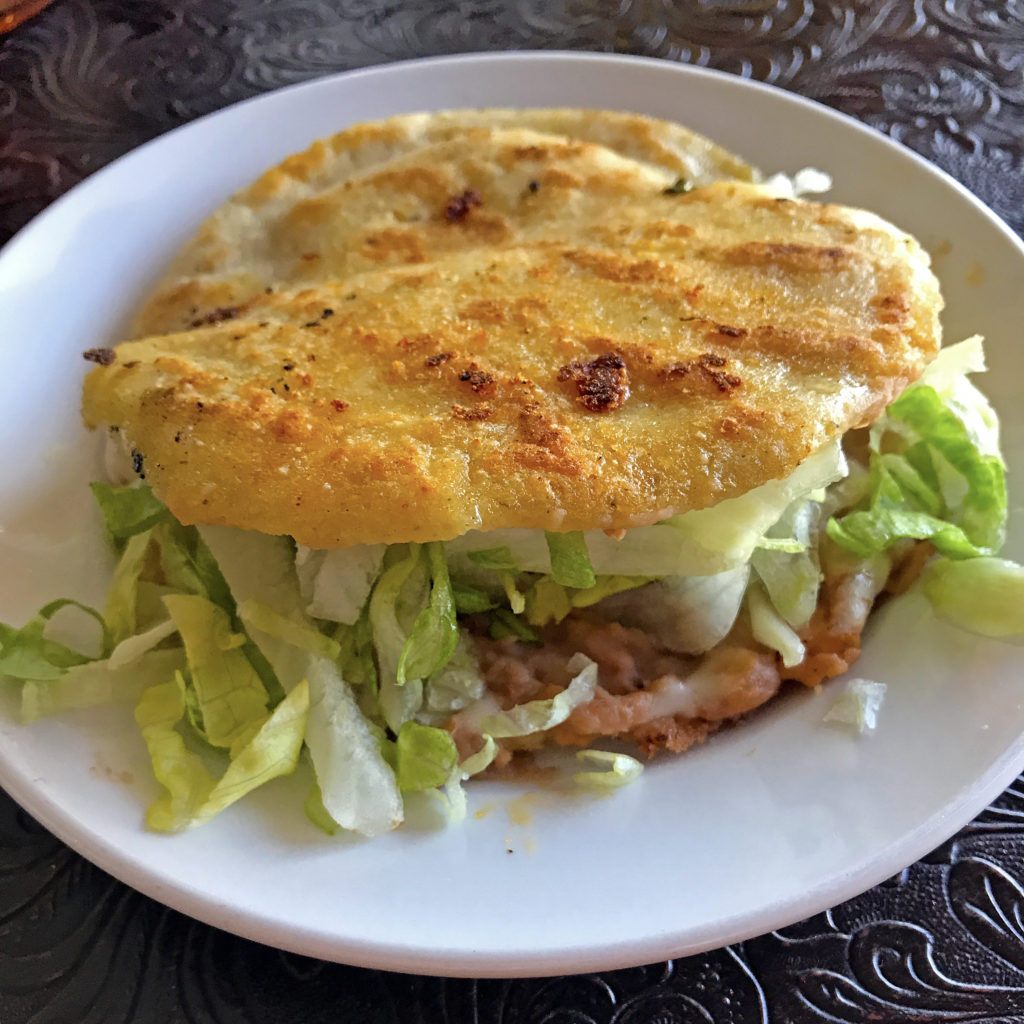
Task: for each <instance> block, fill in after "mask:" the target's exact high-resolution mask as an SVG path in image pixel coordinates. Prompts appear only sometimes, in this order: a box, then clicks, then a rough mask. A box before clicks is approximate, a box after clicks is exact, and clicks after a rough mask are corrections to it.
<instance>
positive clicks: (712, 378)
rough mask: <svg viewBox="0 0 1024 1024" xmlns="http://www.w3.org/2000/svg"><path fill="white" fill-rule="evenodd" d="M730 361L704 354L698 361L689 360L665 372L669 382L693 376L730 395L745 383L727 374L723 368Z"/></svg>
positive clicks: (712, 354)
mask: <svg viewBox="0 0 1024 1024" xmlns="http://www.w3.org/2000/svg"><path fill="white" fill-rule="evenodd" d="M727 362H728V360H727V359H726V358H725V356H720V355H718V354H717V353H715V352H704V353H702V354H701V355H699V356H697V358H696V359H688V360H687V361H686V362H685V363H673V364H672V365H671V366H668V367H666V369H665V370H664V374H665V376H666V377H667V378H668V379H669V380H683V379H684V378H687V377H690V376H691V375H692V376H694V377H696V378H698V379H699V380H700V381H701V382H702V383H703V384H705V385H710V386H712V387H714V388H716V389H717V390H718V391H720V392H721V393H722V394H725V395H728V394H731V393H732V392H733V391H735V390H736V389H737V388H738V387H740V386H741V385H742V383H743V381H742V380H741V379H740V378H739V377H737V376H736V375H735V374H734V373H727V372H726V371H725V370H724V369H723V367H724V366H725V365H726V363H727Z"/></svg>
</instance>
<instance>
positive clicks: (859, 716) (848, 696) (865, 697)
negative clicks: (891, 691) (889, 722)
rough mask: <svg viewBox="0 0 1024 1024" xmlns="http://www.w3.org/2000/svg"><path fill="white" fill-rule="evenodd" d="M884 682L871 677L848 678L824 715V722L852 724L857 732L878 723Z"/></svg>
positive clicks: (871, 727) (866, 730)
mask: <svg viewBox="0 0 1024 1024" xmlns="http://www.w3.org/2000/svg"><path fill="white" fill-rule="evenodd" d="M885 691H886V685H885V683H876V682H874V681H873V680H871V679H856V678H855V679H850V680H848V681H847V683H846V685H845V686H844V687H843V689H842V692H841V693H840V694H839V696H838V698H836V701H835V703H834V704H833V705H832V707H831V708H829V710H828V713H827V714H826V715H825V721H826V722H833V723H836V724H839V725H848V726H852V727H853V728H854V729H855V730H856V731H857V732H858V733H864V732H870V731H871V730H872V729H874V728H875V727H876V726H877V725H878V712H879V710H880V709H881V707H882V702H883V701H884V700H885Z"/></svg>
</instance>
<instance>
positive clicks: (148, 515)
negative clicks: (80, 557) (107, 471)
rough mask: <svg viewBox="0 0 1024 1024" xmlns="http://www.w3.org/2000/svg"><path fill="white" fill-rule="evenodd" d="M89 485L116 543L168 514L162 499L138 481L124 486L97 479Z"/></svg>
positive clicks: (110, 535)
mask: <svg viewBox="0 0 1024 1024" xmlns="http://www.w3.org/2000/svg"><path fill="white" fill-rule="evenodd" d="M89 487H90V489H91V490H92V494H93V497H94V498H95V499H96V504H97V505H99V509H100V513H101V515H102V516H103V523H104V525H105V526H106V530H107V536H108V537H109V538H110V540H111V541H112V542H113V543H114V544H115V546H116V545H118V544H119V543H121V542H123V541H126V540H127V539H128V538H129V537H133V536H135V535H136V534H137V533H145V532H146V531H148V530H150V529H151V528H152V527H154V526H156V524H157V523H159V522H165V521H167V520H168V519H169V518H170V513H169V512H168V511H167V508H166V507H165V505H164V504H163V502H162V501H160V499H159V498H157V497H156V496H155V495H154V494H153V492H152V491H151V490H150V489H149V488H148V487H146V486H145V484H143V483H141V481H140V482H138V483H134V484H128V485H126V486H123V487H117V486H114V485H112V484H107V483H101V482H98V481H97V482H96V483H91V484H90V485H89Z"/></svg>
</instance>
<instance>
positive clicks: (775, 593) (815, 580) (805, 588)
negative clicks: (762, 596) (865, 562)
mask: <svg viewBox="0 0 1024 1024" xmlns="http://www.w3.org/2000/svg"><path fill="white" fill-rule="evenodd" d="M821 522H822V511H821V504H820V503H819V502H817V501H805V500H798V501H796V502H794V503H793V504H792V505H790V507H789V508H788V509H786V511H785V513H784V514H783V515H782V517H781V519H779V521H778V522H777V523H776V524H775V525H774V526H772V527H771V529H770V530H769V531H768V535H767V536H766V537H765V538H763V539H762V541H761V543H760V544H759V546H758V548H757V549H756V550H755V551H754V553H753V555H752V556H751V559H750V564H751V566H752V567H753V569H754V571H755V572H756V573H757V576H758V578H759V579H760V580H761V582H762V583H763V584H764V588H765V591H766V592H767V595H768V597H769V598H770V599H771V603H772V605H773V606H774V607H775V610H776V611H777V612H778V613H779V614H780V615H781V616H782V618H783V619H784V620H785V621H786V623H787V624H788V625H789V626H791V627H792V628H793V629H799V628H800V627H801V626H804V625H806V624H807V622H808V621H809V620H810V617H811V615H812V614H814V609H815V608H816V607H817V606H818V590H819V587H820V584H821V580H822V578H823V575H822V572H821V567H820V564H819V559H818V540H819V537H820V531H821Z"/></svg>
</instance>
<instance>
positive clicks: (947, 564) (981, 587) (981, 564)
mask: <svg viewBox="0 0 1024 1024" xmlns="http://www.w3.org/2000/svg"><path fill="white" fill-rule="evenodd" d="M921 585H922V589H923V590H924V593H925V596H926V597H927V598H928V600H929V601H930V602H931V603H932V606H933V607H934V608H935V610H936V612H938V614H939V615H941V616H942V617H943V618H945V619H948V620H949V621H951V622H955V623H956V624H957V625H959V626H962V627H963V628H965V629H969V630H971V631H972V632H974V633H978V634H980V635H981V636H991V637H998V638H999V639H1002V640H1010V641H1014V642H1016V643H1024V566H1021V565H1018V564H1017V563H1016V562H1010V561H1008V560H1006V559H1004V558H972V559H968V560H966V561H952V560H950V559H948V558H939V559H936V560H935V561H933V562H932V563H931V564H930V565H928V566H927V568H926V569H925V571H924V575H923V577H922V580H921Z"/></svg>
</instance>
